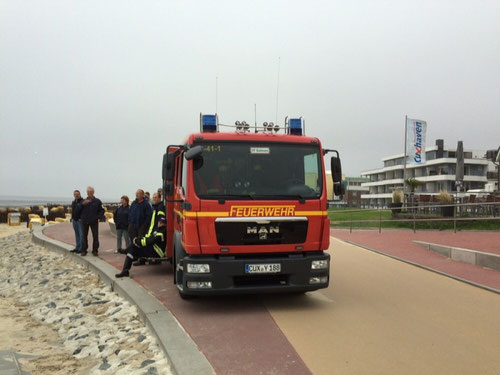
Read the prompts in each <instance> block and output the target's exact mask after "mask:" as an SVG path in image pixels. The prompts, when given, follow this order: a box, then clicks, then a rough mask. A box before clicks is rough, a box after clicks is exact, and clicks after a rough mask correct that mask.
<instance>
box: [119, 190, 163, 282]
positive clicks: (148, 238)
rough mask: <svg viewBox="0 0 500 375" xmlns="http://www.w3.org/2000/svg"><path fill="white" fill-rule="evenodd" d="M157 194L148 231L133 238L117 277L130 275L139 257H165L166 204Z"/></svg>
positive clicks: (154, 197)
mask: <svg viewBox="0 0 500 375" xmlns="http://www.w3.org/2000/svg"><path fill="white" fill-rule="evenodd" d="M157 194H158V193H155V194H154V196H153V199H154V200H158V201H159V203H157V204H155V207H154V208H155V209H154V210H153V214H152V216H151V222H150V225H149V230H148V232H147V233H146V235H144V236H143V237H136V238H134V239H133V241H132V244H131V245H130V246H129V247H128V248H127V256H126V257H125V262H124V263H123V269H122V272H120V273H118V274H116V275H115V277H118V278H120V277H128V276H129V270H130V268H132V262H133V261H134V260H137V259H139V258H163V257H165V247H166V243H167V238H166V236H167V234H166V226H167V221H166V218H165V206H164V205H163V204H162V203H160V202H161V198H160V197H159V194H158V197H157Z"/></svg>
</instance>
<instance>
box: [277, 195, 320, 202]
mask: <svg viewBox="0 0 500 375" xmlns="http://www.w3.org/2000/svg"><path fill="white" fill-rule="evenodd" d="M268 198H270V199H272V198H276V199H290V200H292V199H297V200H298V201H299V202H300V203H305V202H306V198H307V199H314V197H304V196H303V195H300V194H273V195H269V196H268Z"/></svg>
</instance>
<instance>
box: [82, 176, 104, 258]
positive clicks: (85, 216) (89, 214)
mask: <svg viewBox="0 0 500 375" xmlns="http://www.w3.org/2000/svg"><path fill="white" fill-rule="evenodd" d="M79 206H80V207H81V216H80V219H81V221H82V227H83V236H82V249H81V250H82V252H81V253H80V254H81V255H82V256H85V255H87V249H88V247H89V244H88V238H87V237H88V235H89V228H90V229H91V230H92V240H93V242H92V255H93V256H97V252H98V251H99V220H100V219H102V218H103V217H104V207H103V206H102V202H101V200H100V199H98V198H96V197H95V196H94V188H93V187H92V186H89V187H88V188H87V199H85V200H84V201H82V202H81V203H79ZM80 207H79V208H80Z"/></svg>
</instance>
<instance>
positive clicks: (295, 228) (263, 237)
mask: <svg viewBox="0 0 500 375" xmlns="http://www.w3.org/2000/svg"><path fill="white" fill-rule="evenodd" d="M307 226H308V222H307V221H276V222H274V221H273V222H271V223H270V224H265V225H263V224H258V223H257V222H252V221H246V222H230V221H229V222H225V221H224V222H223V221H221V222H216V223H215V231H216V234H217V242H218V243H219V245H277V244H300V243H304V242H305V240H306V236H307Z"/></svg>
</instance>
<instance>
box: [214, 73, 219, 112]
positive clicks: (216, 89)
mask: <svg viewBox="0 0 500 375" xmlns="http://www.w3.org/2000/svg"><path fill="white" fill-rule="evenodd" d="M218 86H219V77H217V76H215V113H217V105H218V104H219V103H218V101H219V90H218V89H219V87H218Z"/></svg>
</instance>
